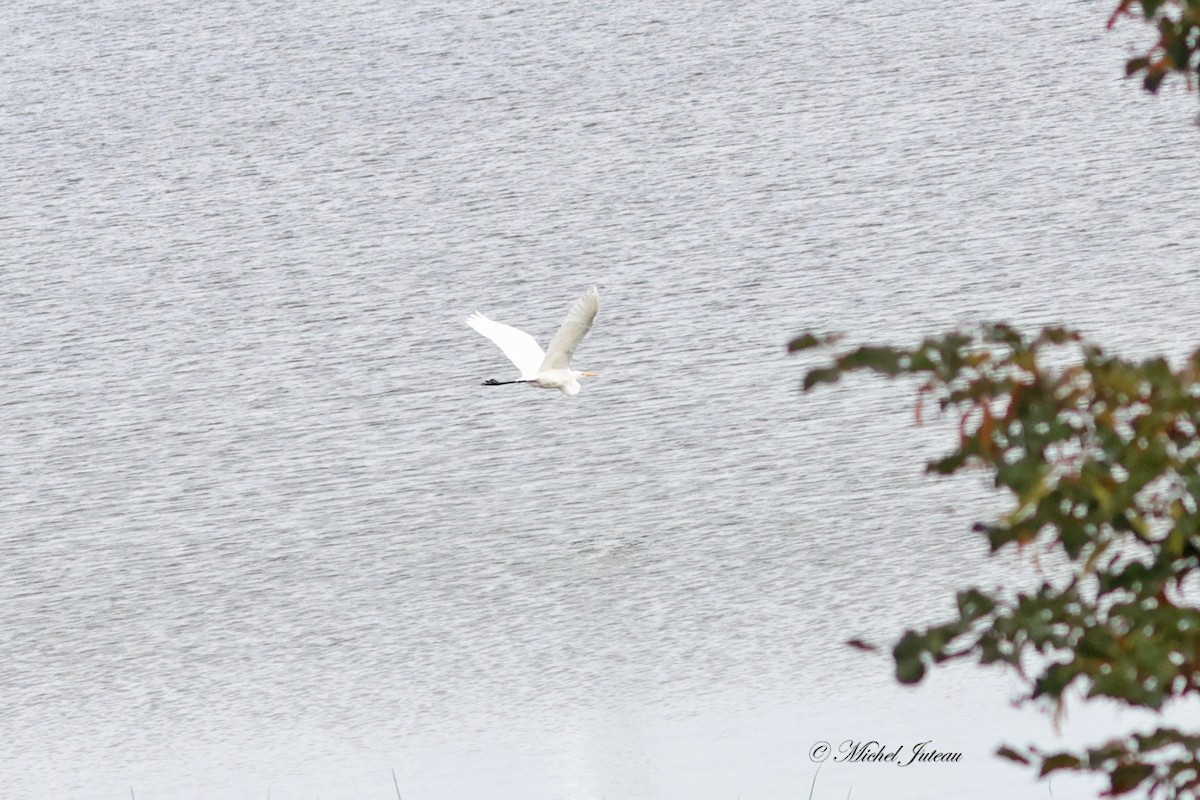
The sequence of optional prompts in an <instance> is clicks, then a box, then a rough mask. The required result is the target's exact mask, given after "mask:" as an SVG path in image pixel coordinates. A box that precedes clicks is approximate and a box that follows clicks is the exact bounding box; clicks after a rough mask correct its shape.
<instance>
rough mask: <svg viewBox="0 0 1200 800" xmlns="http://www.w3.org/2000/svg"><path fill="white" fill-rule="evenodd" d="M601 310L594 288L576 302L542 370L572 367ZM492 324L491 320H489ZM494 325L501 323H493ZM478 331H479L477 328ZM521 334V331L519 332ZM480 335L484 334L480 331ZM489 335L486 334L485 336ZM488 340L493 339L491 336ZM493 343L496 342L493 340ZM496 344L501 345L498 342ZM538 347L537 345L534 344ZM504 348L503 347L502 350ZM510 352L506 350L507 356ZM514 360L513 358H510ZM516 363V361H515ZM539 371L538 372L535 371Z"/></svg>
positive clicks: (542, 364) (552, 340)
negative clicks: (576, 352)
mask: <svg viewBox="0 0 1200 800" xmlns="http://www.w3.org/2000/svg"><path fill="white" fill-rule="evenodd" d="M599 310H600V292H599V291H597V290H596V287H595V286H593V287H592V288H591V289H588V290H587V291H586V292H584V293H583V295H582V296H581V297H580V298H579V299H578V300H576V301H575V305H573V306H571V310H570V311H568V312H567V318H566V319H565V320H563V324H562V326H561V327H559V329H558V333H556V334H554V338H553V339H551V340H550V347H549V348H547V350H546V358H545V360H544V361H542V362H541V364H540V365H539V366H540V369H543V370H547V369H567V368H568V367H569V366H570V365H571V356H573V355H575V348H576V347H578V346H579V343H580V342H581V341H583V337H584V336H587V332H588V331H590V330H591V329H592V320H594V319H595V318H596V313H597V312H598V311H599ZM488 321H489V322H491V320H488ZM492 324H493V325H497V324H499V323H495V322H492ZM476 330H479V329H478V328H476ZM517 332H518V333H520V331H517ZM480 333H483V332H482V331H480ZM487 335H488V334H486V333H484V336H487ZM488 338H491V337H490V336H489V337H488ZM492 341H496V340H495V339H492ZM531 341H532V340H531ZM496 344H500V343H499V342H496ZM534 346H535V347H536V346H537V343H536V342H535V343H534ZM503 348H504V346H503V345H501V349H503ZM507 353H508V351H507V350H505V354H506V355H507ZM509 358H512V356H509ZM513 360H514V361H515V360H516V359H513ZM535 371H537V370H535Z"/></svg>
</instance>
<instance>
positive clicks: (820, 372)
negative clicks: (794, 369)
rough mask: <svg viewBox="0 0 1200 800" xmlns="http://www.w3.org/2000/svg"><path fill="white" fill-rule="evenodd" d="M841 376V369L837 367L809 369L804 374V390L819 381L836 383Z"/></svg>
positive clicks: (807, 389)
mask: <svg viewBox="0 0 1200 800" xmlns="http://www.w3.org/2000/svg"><path fill="white" fill-rule="evenodd" d="M841 377H842V371H841V370H840V369H838V368H837V367H824V368H821V369H814V370H809V373H808V374H807V375H805V376H804V391H806V392H807V391H809V390H810V389H812V388H813V387H814V386H816V385H818V384H821V383H837V382H838V379H840V378H841Z"/></svg>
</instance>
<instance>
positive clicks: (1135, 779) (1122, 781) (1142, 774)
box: [1105, 763, 1154, 797]
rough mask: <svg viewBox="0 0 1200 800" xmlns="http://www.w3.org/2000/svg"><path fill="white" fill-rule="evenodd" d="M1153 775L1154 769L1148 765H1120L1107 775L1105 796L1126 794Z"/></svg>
mask: <svg viewBox="0 0 1200 800" xmlns="http://www.w3.org/2000/svg"><path fill="white" fill-rule="evenodd" d="M1153 774H1154V768H1153V767H1151V766H1150V765H1149V764H1142V763H1135V764H1121V765H1120V766H1118V767H1117V768H1116V769H1114V770H1113V771H1112V772H1110V773H1109V776H1108V780H1109V788H1108V791H1107V792H1105V794H1106V795H1107V796H1109V797H1116V796H1117V795H1122V794H1128V793H1129V792H1132V791H1133V790H1134V789H1136V788H1137V787H1138V786H1139V785H1140V784H1141V782H1142V781H1144V780H1146V779H1147V778H1149V777H1150V776H1151V775H1153Z"/></svg>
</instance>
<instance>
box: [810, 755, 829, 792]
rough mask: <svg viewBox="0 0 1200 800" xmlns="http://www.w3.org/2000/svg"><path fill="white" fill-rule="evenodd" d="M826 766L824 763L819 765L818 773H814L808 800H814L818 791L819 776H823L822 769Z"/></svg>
mask: <svg viewBox="0 0 1200 800" xmlns="http://www.w3.org/2000/svg"><path fill="white" fill-rule="evenodd" d="M824 765H825V762H824V761H822V762H821V763H819V764H817V771H816V772H814V773H813V782H812V786H810V787H809V788H808V800H812V796H813V792H815V791H816V790H817V776H818V775H820V774H821V767H823V766H824Z"/></svg>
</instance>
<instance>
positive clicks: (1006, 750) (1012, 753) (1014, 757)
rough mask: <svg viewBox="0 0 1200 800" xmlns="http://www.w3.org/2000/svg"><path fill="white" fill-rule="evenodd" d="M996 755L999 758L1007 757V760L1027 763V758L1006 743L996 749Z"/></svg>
mask: <svg viewBox="0 0 1200 800" xmlns="http://www.w3.org/2000/svg"><path fill="white" fill-rule="evenodd" d="M996 755H997V756H999V757H1000V758H1007V759H1008V760H1009V761H1015V762H1017V763H1018V764H1025V765H1028V764H1029V759H1028V758H1026V757H1025V756H1023V755H1021V754H1020V753H1018V752H1017V751H1016V750H1013V749H1012V748H1011V747H1009V746H1008V745H1003V746H1001V747H1000V749H999V750H997V751H996Z"/></svg>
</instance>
